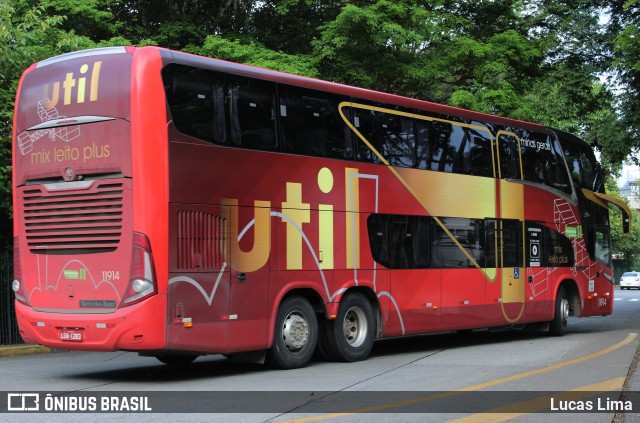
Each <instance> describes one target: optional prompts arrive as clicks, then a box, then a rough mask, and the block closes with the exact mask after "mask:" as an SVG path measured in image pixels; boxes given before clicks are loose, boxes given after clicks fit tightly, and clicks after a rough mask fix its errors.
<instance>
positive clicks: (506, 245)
mask: <svg viewBox="0 0 640 423" xmlns="http://www.w3.org/2000/svg"><path fill="white" fill-rule="evenodd" d="M499 224H500V225H501V226H502V231H501V232H502V260H503V261H502V266H500V267H522V265H523V255H522V254H523V250H522V248H523V247H522V224H523V222H520V221H518V220H502V221H501V222H499Z"/></svg>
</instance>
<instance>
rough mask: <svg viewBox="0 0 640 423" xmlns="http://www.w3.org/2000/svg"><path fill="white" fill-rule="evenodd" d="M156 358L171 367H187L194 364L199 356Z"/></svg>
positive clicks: (160, 356)
mask: <svg viewBox="0 0 640 423" xmlns="http://www.w3.org/2000/svg"><path fill="white" fill-rule="evenodd" d="M156 358H157V359H158V360H159V361H160V362H162V363H164V364H168V365H169V366H176V367H178V366H187V365H189V364H191V362H193V360H195V359H196V358H198V356H197V355H195V354H194V355H180V354H168V355H157V356H156Z"/></svg>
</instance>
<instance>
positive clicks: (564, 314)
mask: <svg viewBox="0 0 640 423" xmlns="http://www.w3.org/2000/svg"><path fill="white" fill-rule="evenodd" d="M567 320H569V300H567V299H566V298H563V299H562V300H561V301H560V321H561V322H562V326H567Z"/></svg>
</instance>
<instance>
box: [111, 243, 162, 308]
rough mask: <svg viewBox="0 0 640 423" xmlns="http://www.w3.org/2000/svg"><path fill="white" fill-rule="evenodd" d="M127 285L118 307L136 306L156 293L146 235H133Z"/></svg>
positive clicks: (154, 276) (154, 273)
mask: <svg viewBox="0 0 640 423" xmlns="http://www.w3.org/2000/svg"><path fill="white" fill-rule="evenodd" d="M129 275H130V279H129V285H128V286H127V290H126V292H125V295H124V298H123V299H122V302H121V303H120V307H127V306H130V305H133V304H137V303H139V302H140V301H143V300H145V299H147V298H149V297H151V296H153V295H155V294H156V293H157V292H158V286H157V281H156V270H155V265H154V263H153V254H152V253H151V243H150V242H149V238H147V236H146V235H144V234H141V233H138V232H134V233H133V249H132V251H131V272H130V273H129Z"/></svg>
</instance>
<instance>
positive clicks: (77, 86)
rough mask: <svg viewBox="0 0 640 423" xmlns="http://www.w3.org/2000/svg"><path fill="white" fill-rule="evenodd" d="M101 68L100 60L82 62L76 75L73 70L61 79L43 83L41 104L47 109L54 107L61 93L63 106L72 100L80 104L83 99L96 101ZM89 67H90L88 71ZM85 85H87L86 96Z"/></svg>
mask: <svg viewBox="0 0 640 423" xmlns="http://www.w3.org/2000/svg"><path fill="white" fill-rule="evenodd" d="M101 68H102V61H97V62H93V64H92V65H88V64H83V65H82V66H80V69H79V70H78V76H76V74H75V73H74V72H67V74H66V76H65V79H64V80H63V81H56V82H53V84H45V86H44V87H43V93H42V104H43V105H44V107H45V108H47V109H51V108H53V107H55V106H56V105H57V104H58V102H59V101H60V94H61V93H62V103H63V105H65V106H66V105H69V104H72V103H74V102H75V103H77V104H80V103H84V102H85V101H98V85H99V82H100V69H101ZM89 69H91V71H90V72H89ZM60 85H62V89H60ZM87 86H88V87H89V95H88V97H87ZM74 94H75V95H74Z"/></svg>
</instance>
